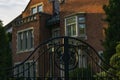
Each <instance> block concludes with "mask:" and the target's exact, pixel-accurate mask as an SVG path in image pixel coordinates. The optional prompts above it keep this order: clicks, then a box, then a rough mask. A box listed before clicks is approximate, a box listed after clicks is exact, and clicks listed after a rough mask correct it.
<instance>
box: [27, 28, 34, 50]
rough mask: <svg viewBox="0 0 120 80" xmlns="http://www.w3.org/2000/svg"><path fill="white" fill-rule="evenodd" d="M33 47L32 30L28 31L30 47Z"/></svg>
mask: <svg viewBox="0 0 120 80" xmlns="http://www.w3.org/2000/svg"><path fill="white" fill-rule="evenodd" d="M32 47H33V34H32V30H29V31H28V49H31V48H32Z"/></svg>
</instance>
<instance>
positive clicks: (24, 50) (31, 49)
mask: <svg viewBox="0 0 120 80" xmlns="http://www.w3.org/2000/svg"><path fill="white" fill-rule="evenodd" d="M30 30H32V38H33V40H32V41H33V42H32V45H33V46H32V47H31V48H30V49H29V48H28V41H27V43H26V44H27V48H26V49H19V45H20V43H19V36H18V35H19V33H21V34H22V37H23V35H24V33H25V32H26V35H27V38H28V31H30ZM21 46H22V47H23V42H22V44H21ZM16 49H17V53H21V52H28V51H33V50H34V29H33V27H31V28H27V29H24V30H20V31H17V45H16Z"/></svg>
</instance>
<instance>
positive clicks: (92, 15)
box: [60, 0, 108, 51]
mask: <svg viewBox="0 0 120 80" xmlns="http://www.w3.org/2000/svg"><path fill="white" fill-rule="evenodd" d="M105 4H108V0H65V3H64V4H61V7H60V16H61V19H60V22H61V23H60V25H61V26H60V27H61V34H62V35H64V32H65V31H64V30H65V29H64V28H65V23H64V22H65V21H64V19H65V17H66V16H68V15H70V14H74V13H78V12H84V13H85V14H86V15H85V17H86V27H87V30H86V32H87V40H86V41H87V42H88V43H89V44H91V45H92V46H93V47H94V48H95V49H96V50H97V51H100V50H103V47H102V45H101V40H103V27H104V21H102V19H103V16H105V14H104V10H103V5H105Z"/></svg>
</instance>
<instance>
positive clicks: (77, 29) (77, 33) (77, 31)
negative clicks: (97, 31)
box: [65, 13, 87, 40]
mask: <svg viewBox="0 0 120 80" xmlns="http://www.w3.org/2000/svg"><path fill="white" fill-rule="evenodd" d="M81 14H83V13H76V14H74V15H71V16H67V17H65V36H68V34H67V31H68V30H67V26H69V25H71V24H76V34H75V35H71V36H72V37H80V38H85V40H86V39H87V36H86V28H87V27H86V23H85V22H84V23H83V24H85V34H79V24H80V23H79V20H78V19H79V17H80V16H82V15H81ZM72 17H75V19H76V20H75V22H73V23H70V24H67V22H66V20H67V19H69V18H72ZM84 17H85V16H84ZM85 20H86V19H85ZM81 24H82V23H81Z"/></svg>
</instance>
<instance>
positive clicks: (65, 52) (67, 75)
mask: <svg viewBox="0 0 120 80" xmlns="http://www.w3.org/2000/svg"><path fill="white" fill-rule="evenodd" d="M68 47H69V45H68V38H67V37H65V38H64V64H65V66H64V69H65V80H69V50H68Z"/></svg>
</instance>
